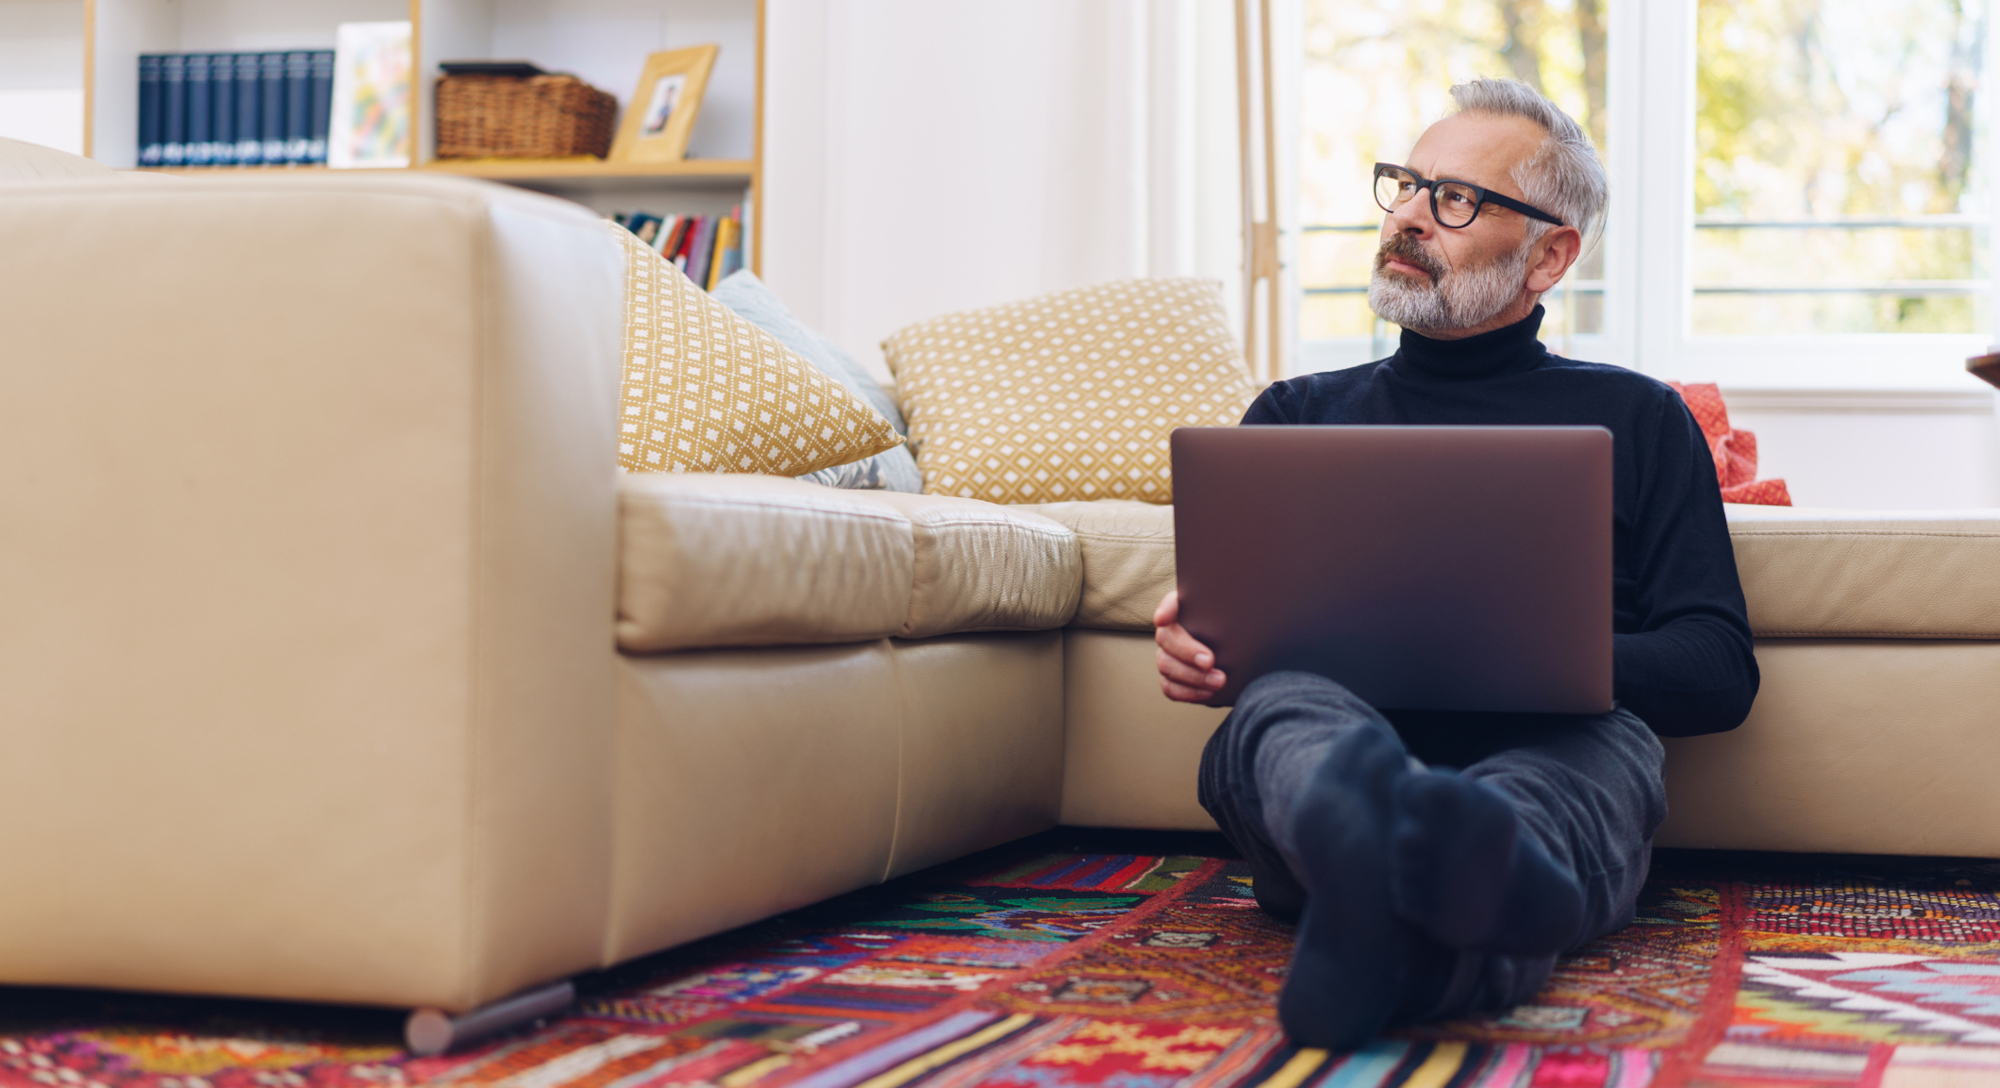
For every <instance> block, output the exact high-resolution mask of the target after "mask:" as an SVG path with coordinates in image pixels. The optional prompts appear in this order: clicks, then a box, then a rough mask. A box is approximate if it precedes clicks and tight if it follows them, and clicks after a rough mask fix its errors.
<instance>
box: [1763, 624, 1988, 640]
mask: <svg viewBox="0 0 2000 1088" xmlns="http://www.w3.org/2000/svg"><path fill="white" fill-rule="evenodd" d="M1750 633H1751V634H1752V635H1754V636H1756V637H1757V638H1828V639H1843V638H1886V639H1896V640H1899V641H1908V640H1913V639H1949V640H1951V641H1954V642H1995V641H2000V634H1996V633H1994V632H1991V631H1989V632H1986V633H1984V634H1973V633H1970V632H1965V631H1872V630H1871V631H1826V630H1809V629H1802V628H1785V629H1782V630H1777V631H1769V630H1758V629H1757V628H1756V625H1755V624H1752V625H1751V632H1750Z"/></svg>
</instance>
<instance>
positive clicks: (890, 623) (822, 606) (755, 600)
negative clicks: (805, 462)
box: [618, 473, 915, 651]
mask: <svg viewBox="0 0 2000 1088" xmlns="http://www.w3.org/2000/svg"><path fill="white" fill-rule="evenodd" d="M864 494H866V493H865V492H854V491H841V490H838V489H836V488H831V487H822V486H820V485H818V484H809V483H801V482H799V481H797V480H788V479H783V478H780V477H776V476H741V475H723V474H714V475H711V474H707V473H633V474H630V475H627V476H625V477H624V478H623V479H621V480H620V481H619V502H618V540H619V545H618V547H619V551H618V555H619V558H618V645H619V647H620V648H622V649H625V650H636V651H653V650H684V649H693V648H698V647H713V646H779V645H787V644H796V643H812V642H854V641H859V640H862V639H871V638H881V637H883V636H885V635H893V634H895V633H896V632H897V631H899V630H900V629H901V628H902V625H903V620H904V618H905V617H906V616H908V615H909V612H910V581H911V574H912V569H913V566H914V562H915V547H914V545H913V544H912V542H911V539H910V522H909V519H908V518H906V517H904V516H903V515H902V514H900V513H898V512H897V511H896V510H895V509H893V508H891V507H888V506H884V505H882V504H880V503H872V502H868V501H866V500H865V499H864V498H861V497H859V496H862V495H864Z"/></svg>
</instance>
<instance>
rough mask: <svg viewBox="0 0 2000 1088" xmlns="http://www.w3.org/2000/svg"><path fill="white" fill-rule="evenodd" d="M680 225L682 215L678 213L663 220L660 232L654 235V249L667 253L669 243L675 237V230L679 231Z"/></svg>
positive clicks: (657, 251)
mask: <svg viewBox="0 0 2000 1088" xmlns="http://www.w3.org/2000/svg"><path fill="white" fill-rule="evenodd" d="M680 226H681V217H680V216H678V215H670V216H667V217H666V219H664V220H662V221H661V223H660V229H659V232H658V233H656V234H654V235H653V251H654V252H656V253H665V252H666V251H667V243H668V242H669V241H671V240H672V239H673V237H674V232H675V231H678V230H679V229H680Z"/></svg>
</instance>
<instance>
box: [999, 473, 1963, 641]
mask: <svg viewBox="0 0 2000 1088" xmlns="http://www.w3.org/2000/svg"><path fill="white" fill-rule="evenodd" d="M1019 509H1029V510H1033V511H1035V512H1036V513H1038V514H1041V515H1043V516H1045V517H1049V518H1053V519H1054V520H1056V521H1059V522H1062V523H1063V524H1064V525H1067V526H1069V527H1070V529H1071V530H1072V531H1074V532H1075V533H1076V537H1077V543H1078V545H1079V547H1080V548H1081V550H1082V554H1083V595H1082V598H1081V600H1080V601H1079V603H1078V605H1077V610H1076V619H1075V620H1074V621H1072V625H1073V626H1076V627H1094V628H1099V629H1102V630H1109V631H1150V630H1152V627H1153V609H1154V608H1155V607H1156V606H1158V605H1159V603H1160V598H1161V597H1163V596H1165V595H1166V593H1167V591H1168V590H1170V589H1172V588H1174V511H1173V508H1172V507H1170V506H1151V505H1148V504H1145V503H1135V502H1066V503H1048V504H1044V505H1040V506H1031V507H1021V508H1019ZM1724 509H1725V510H1726V511H1727V513H1728V516H1729V534H1730V539H1731V541H1732V542H1733V543H1734V545H1735V550H1736V566H1737V571H1738V573H1739V575H1740V576H1741V578H1742V580H1743V593H1744V596H1745V598H1746V599H1747V600H1748V602H1749V606H1750V626H1751V629H1752V630H1753V631H1755V632H1756V634H1757V635H1758V636H1760V637H1764V638H1982V639H1984V638H2000V510H1962V511H1945V512H1939V513H1921V512H1912V511H1881V512H1871V511H1853V510H1802V509H1793V508H1788V507H1779V506H1741V505H1729V506H1726V507H1724Z"/></svg>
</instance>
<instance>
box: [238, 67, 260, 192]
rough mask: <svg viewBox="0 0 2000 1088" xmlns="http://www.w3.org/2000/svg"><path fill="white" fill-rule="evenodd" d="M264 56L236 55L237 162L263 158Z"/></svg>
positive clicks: (247, 163)
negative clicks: (262, 72)
mask: <svg viewBox="0 0 2000 1088" xmlns="http://www.w3.org/2000/svg"><path fill="white" fill-rule="evenodd" d="M263 61H264V58H263V57H262V56H261V55H259V54H256V53H238V54H236V165H238V166H255V165H257V164H258V163H261V162H263V161H264V127H263V124H262V123H261V122H260V121H259V120H258V118H259V117H261V116H262V115H263V111H261V110H259V109H258V108H257V106H258V103H259V102H260V101H262V99H263V85H262V83H261V82H260V79H261V76H260V75H259V73H260V72H261V70H262V66H263Z"/></svg>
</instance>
